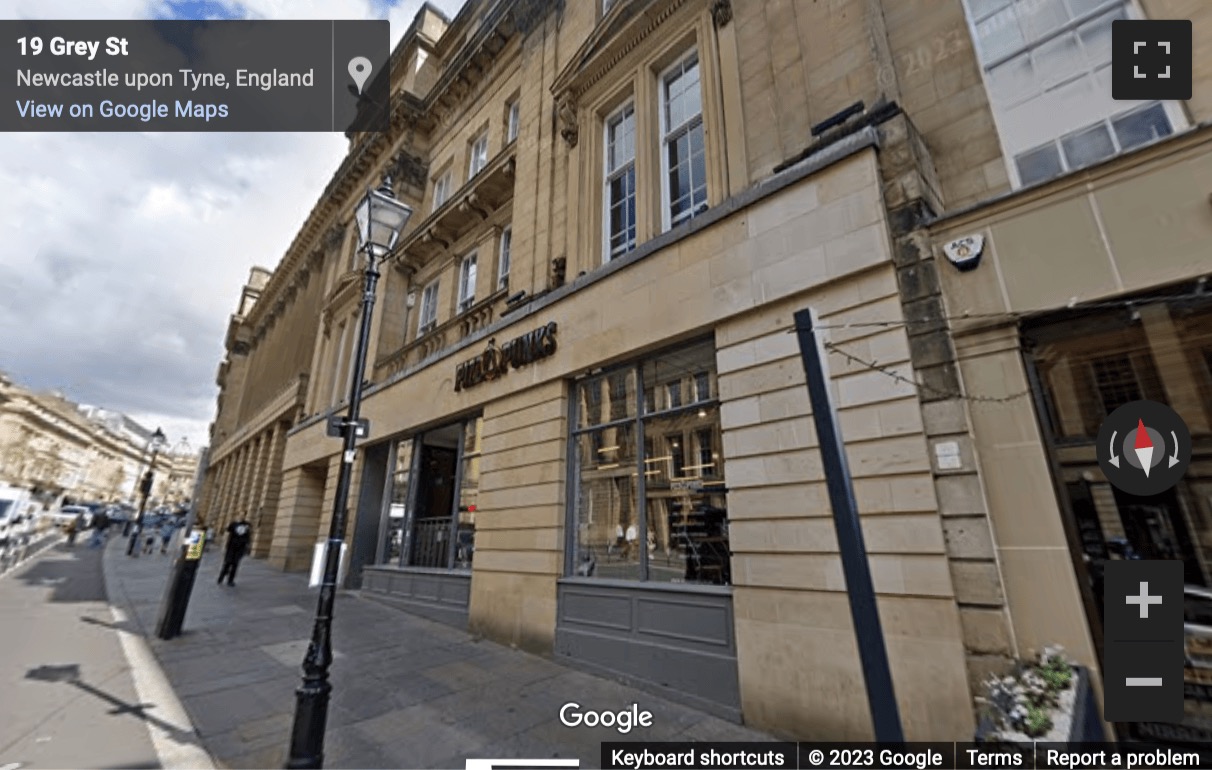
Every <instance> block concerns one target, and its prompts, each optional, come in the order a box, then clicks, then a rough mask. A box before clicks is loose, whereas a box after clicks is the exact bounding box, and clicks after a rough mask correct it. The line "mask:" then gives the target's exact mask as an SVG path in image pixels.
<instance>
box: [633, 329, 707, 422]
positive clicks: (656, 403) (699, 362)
mask: <svg viewBox="0 0 1212 770" xmlns="http://www.w3.org/2000/svg"><path fill="white" fill-rule="evenodd" d="M714 373H715V347H714V346H713V345H712V343H711V342H710V341H706V342H700V343H698V344H696V345H693V346H691V347H687V348H684V349H681V350H675V351H670V352H668V353H665V354H663V355H662V356H660V357H659V358H656V359H653V360H651V361H648V362H646V363H645V364H644V367H643V372H642V376H643V382H644V411H645V413H648V414H650V413H653V412H663V411H665V410H667V409H675V408H677V407H679V406H681V405H682V404H684V403H687V402H688V401H695V400H698V399H695V398H694V394H696V393H698V392H699V387H701V386H699V385H697V383H698V382H699V378H701V377H702V376H703V375H704V374H706V375H707V376H708V377H709V378H710V379H712V380H714Z"/></svg>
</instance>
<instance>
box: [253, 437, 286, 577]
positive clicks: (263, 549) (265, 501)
mask: <svg viewBox="0 0 1212 770" xmlns="http://www.w3.org/2000/svg"><path fill="white" fill-rule="evenodd" d="M269 436H270V438H269V450H268V451H267V452H266V464H265V480H264V482H263V483H262V486H261V499H260V500H259V501H258V505H257V509H258V511H257V519H256V520H254V524H255V525H256V526H255V534H254V536H253V546H252V547H253V556H256V557H257V558H265V557H267V556H269V554H270V550H271V548H272V542H273V537H274V521H275V519H276V518H277V513H278V503H279V499H280V495H281V490H282V457H283V454H284V453H285V450H286V427H285V426H284V424H283V423H280V422H279V423H274V426H273V428H272V429H271V430H270V434H269Z"/></svg>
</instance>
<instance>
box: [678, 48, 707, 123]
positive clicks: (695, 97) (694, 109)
mask: <svg viewBox="0 0 1212 770" xmlns="http://www.w3.org/2000/svg"><path fill="white" fill-rule="evenodd" d="M684 80H685V88H686V90H685V95H684V97H683V101H682V105H683V108H684V109H685V111H686V117H685V119H686V120H690V119H691V118H693V117H694V116H696V115H698V114H699V113H701V112H702V111H703V95H702V89H701V88H700V87H699V65H698V62H695V64H694V65H693V67H691V68H690V69H689V70H688V71H687V72H686V74H685V76H684Z"/></svg>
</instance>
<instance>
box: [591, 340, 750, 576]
mask: <svg viewBox="0 0 1212 770" xmlns="http://www.w3.org/2000/svg"><path fill="white" fill-rule="evenodd" d="M715 383H716V366H715V348H714V346H713V344H712V343H711V341H710V340H708V341H705V342H701V343H697V344H693V345H690V346H687V347H684V348H682V349H679V350H676V351H671V352H666V353H663V354H659V355H657V356H654V357H653V358H651V359H650V360H647V361H644V362H641V363H638V364H634V365H629V366H627V367H622V368H619V369H616V370H614V371H611V372H607V373H604V374H601V375H597V376H593V377H590V378H587V379H585V380H582V381H579V382H577V383H576V386H575V388H576V400H575V404H574V409H575V411H576V415H575V418H574V420H573V425H574V430H573V436H572V445H573V448H572V451H573V454H574V463H573V468H574V474H575V478H574V481H575V495H574V496H573V498H572V499H573V513H572V515H573V518H574V522H575V523H574V530H575V533H576V540H575V545H574V558H573V573H574V574H575V575H579V576H582V577H597V578H613V579H617V580H648V581H663V582H669V583H707V584H714V585H730V584H731V582H732V576H731V569H730V564H729V550H728V523H727V506H726V502H725V495H724V493H725V488H724V460H723V451H722V441H721V437H720V436H721V434H720V421H719V401H718V394H717V392H716V386H715Z"/></svg>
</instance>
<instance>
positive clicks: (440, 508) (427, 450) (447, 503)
mask: <svg viewBox="0 0 1212 770" xmlns="http://www.w3.org/2000/svg"><path fill="white" fill-rule="evenodd" d="M446 438H447V437H446V436H444V435H442V434H441V433H439V432H435V433H432V434H427V435H426V436H425V438H424V439H423V441H422V443H421V473H420V475H419V476H418V478H417V504H416V517H415V518H414V519H413V524H412V527H413V533H412V549H413V553H412V564H413V565H414V566H417V567H449V566H450V535H451V532H450V528H451V527H450V514H451V506H453V505H454V489H455V471H456V469H457V468H458V450H457V449H456V448H451V447H448V446H440V445H434V444H430V443H428V442H429V441H439V440H445V439H446ZM455 440H456V442H457V440H458V434H457V433H456V434H455Z"/></svg>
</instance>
